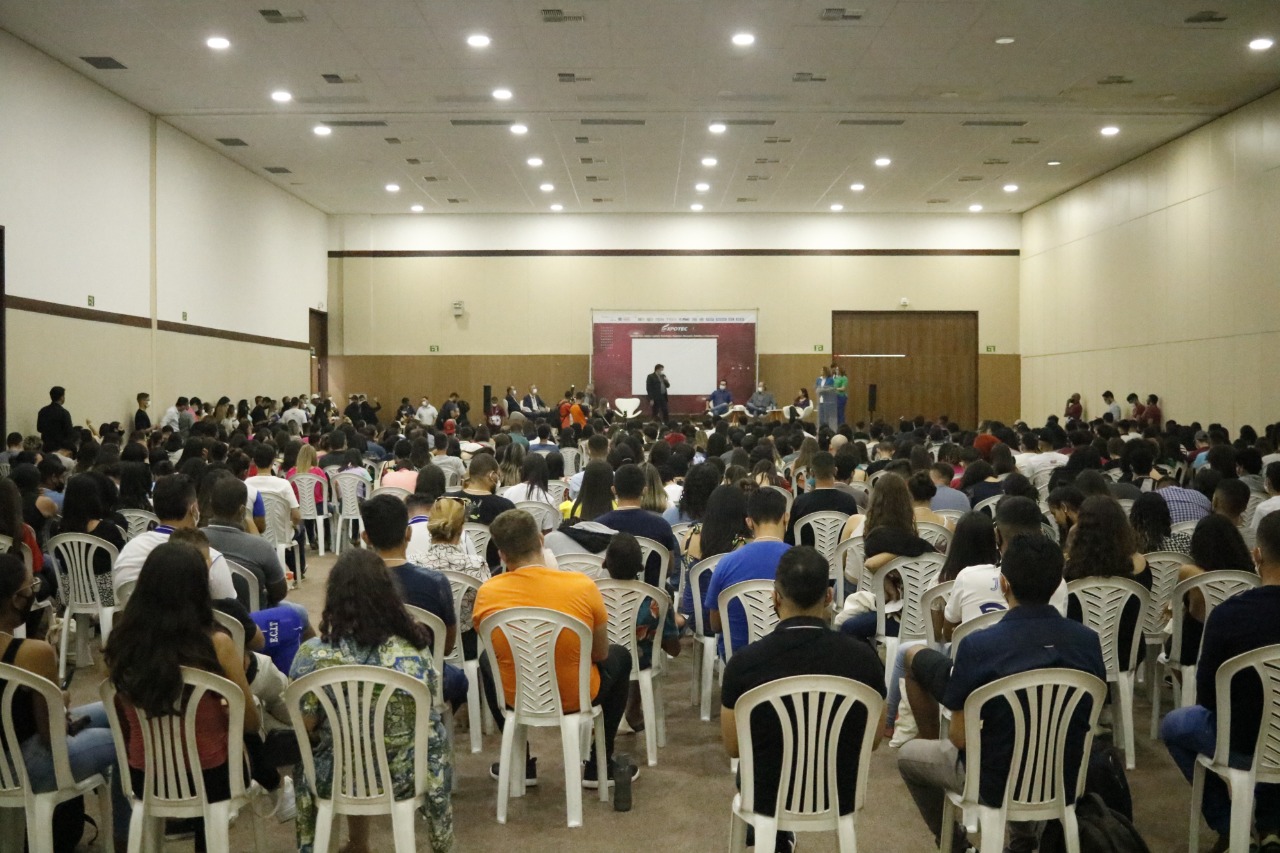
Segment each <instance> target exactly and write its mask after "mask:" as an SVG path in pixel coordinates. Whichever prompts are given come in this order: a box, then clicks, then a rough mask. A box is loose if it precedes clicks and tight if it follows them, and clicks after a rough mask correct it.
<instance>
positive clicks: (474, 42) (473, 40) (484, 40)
mask: <svg viewBox="0 0 1280 853" xmlns="http://www.w3.org/2000/svg"><path fill="white" fill-rule="evenodd" d="M490 41H492V39H490V38H489V37H488V36H487V35H484V34H483V33H475V34H473V35H469V36H467V44H469V45H471V46H472V47H488V46H489V42H490Z"/></svg>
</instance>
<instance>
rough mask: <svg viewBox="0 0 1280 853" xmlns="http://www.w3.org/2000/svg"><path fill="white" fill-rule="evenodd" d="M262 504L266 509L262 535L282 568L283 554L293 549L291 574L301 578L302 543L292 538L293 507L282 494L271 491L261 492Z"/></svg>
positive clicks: (285, 565) (283, 562)
mask: <svg viewBox="0 0 1280 853" xmlns="http://www.w3.org/2000/svg"><path fill="white" fill-rule="evenodd" d="M261 494H262V504H263V506H265V507H266V509H267V529H266V530H265V531H263V534H262V535H263V537H264V538H265V539H266V540H267V541H268V542H270V543H271V544H272V545H273V546H274V547H275V549H276V556H277V557H278V558H279V560H280V566H281V567H282V568H284V567H287V566H288V563H287V562H285V555H286V554H287V553H288V552H289V551H293V576H294V577H295V578H297V579H298V580H301V579H302V545H301V543H299V542H298V540H297V539H294V538H293V537H294V534H295V533H296V530H295V529H294V526H293V508H292V507H290V506H289V502H288V501H287V500H285V499H284V498H283V497H282V496H280V495H277V494H274V493H272V492H262V493H261Z"/></svg>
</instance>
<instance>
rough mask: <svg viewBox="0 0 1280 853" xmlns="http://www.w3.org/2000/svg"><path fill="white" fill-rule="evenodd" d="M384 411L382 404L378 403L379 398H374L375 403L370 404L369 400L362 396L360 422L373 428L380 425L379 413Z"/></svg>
mask: <svg viewBox="0 0 1280 853" xmlns="http://www.w3.org/2000/svg"><path fill="white" fill-rule="evenodd" d="M380 411H382V404H381V403H379V402H378V398H377V397H374V398H373V402H372V403H370V402H369V398H368V397H366V396H365V395H363V394H361V395H360V420H362V421H364V422H365V423H366V424H370V425H372V426H377V425H378V412H380Z"/></svg>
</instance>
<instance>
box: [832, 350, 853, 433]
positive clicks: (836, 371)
mask: <svg viewBox="0 0 1280 853" xmlns="http://www.w3.org/2000/svg"><path fill="white" fill-rule="evenodd" d="M831 379H832V382H833V383H834V384H835V386H836V428H837V429H839V428H840V426H841V425H842V424H844V410H845V406H847V405H848V404H849V377H848V376H847V375H845V372H844V368H843V367H841V366H840V365H838V364H832V365H831Z"/></svg>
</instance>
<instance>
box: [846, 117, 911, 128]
mask: <svg viewBox="0 0 1280 853" xmlns="http://www.w3.org/2000/svg"><path fill="white" fill-rule="evenodd" d="M839 123H840V124H842V125H848V126H853V127H900V126H902V125H904V124H906V123H907V120H906V119H902V118H844V119H840V122H839Z"/></svg>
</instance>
